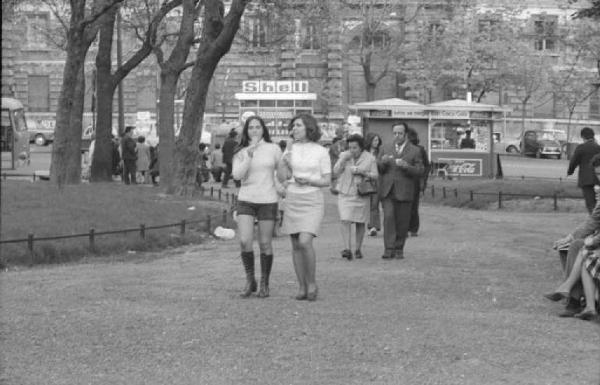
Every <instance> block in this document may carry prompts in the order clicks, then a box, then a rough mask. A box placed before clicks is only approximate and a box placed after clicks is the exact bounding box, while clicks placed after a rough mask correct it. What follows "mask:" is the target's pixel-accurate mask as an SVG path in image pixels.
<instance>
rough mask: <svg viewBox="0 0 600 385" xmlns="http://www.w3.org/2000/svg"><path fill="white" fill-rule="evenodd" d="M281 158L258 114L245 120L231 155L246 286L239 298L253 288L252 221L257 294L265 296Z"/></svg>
mask: <svg viewBox="0 0 600 385" xmlns="http://www.w3.org/2000/svg"><path fill="white" fill-rule="evenodd" d="M280 160H281V149H280V148H279V146H278V145H276V144H275V143H272V142H271V138H270V136H269V131H268V130H267V127H266V126H265V123H264V121H263V120H262V119H261V118H260V117H258V116H252V117H250V118H248V120H246V123H245V124H244V129H243V130H242V140H241V143H240V146H239V148H238V149H237V151H236V153H235V155H234V156H233V170H232V175H233V179H235V180H240V181H241V187H240V191H239V193H238V199H237V206H236V212H237V223H238V233H239V238H240V247H241V249H242V252H241V257H242V263H243V265H244V269H245V271H246V287H245V289H244V291H243V292H242V294H241V295H242V297H244V298H248V297H249V296H250V295H251V294H252V293H253V292H255V291H256V290H257V284H256V279H255V278H254V249H253V243H254V223H255V221H257V222H258V245H259V247H260V271H261V278H260V287H259V288H258V296H259V297H261V298H265V297H268V296H269V276H270V274H271V267H272V266H273V246H272V238H273V228H274V227H275V219H276V218H277V201H278V199H279V195H278V192H277V186H276V183H275V182H276V181H275V171H276V170H277V165H278V164H279V161H280Z"/></svg>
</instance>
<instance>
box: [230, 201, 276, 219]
mask: <svg viewBox="0 0 600 385" xmlns="http://www.w3.org/2000/svg"><path fill="white" fill-rule="evenodd" d="M236 211H237V215H251V216H253V217H256V219H258V220H259V221H274V220H275V219H276V218H277V203H252V202H246V201H237V208H236Z"/></svg>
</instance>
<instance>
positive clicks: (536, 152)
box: [520, 130, 562, 159]
mask: <svg viewBox="0 0 600 385" xmlns="http://www.w3.org/2000/svg"><path fill="white" fill-rule="evenodd" d="M520 148H521V153H522V154H523V155H527V156H535V157H536V158H543V157H546V158H550V157H553V158H556V159H560V158H561V154H562V146H561V144H560V142H559V141H558V140H556V139H555V138H554V137H553V136H551V135H549V134H545V133H544V131H538V130H526V131H524V132H523V136H522V138H521V143H520Z"/></svg>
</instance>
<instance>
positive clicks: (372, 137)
mask: <svg viewBox="0 0 600 385" xmlns="http://www.w3.org/2000/svg"><path fill="white" fill-rule="evenodd" d="M375 138H377V139H379V143H377V147H376V148H375V154H378V153H379V147H381V145H382V144H383V142H382V141H381V136H379V135H377V134H375V133H373V132H370V133H368V134H367V140H365V149H366V150H367V151H369V152H371V145H372V144H373V141H374V140H375Z"/></svg>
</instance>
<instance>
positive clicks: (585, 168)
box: [567, 127, 600, 214]
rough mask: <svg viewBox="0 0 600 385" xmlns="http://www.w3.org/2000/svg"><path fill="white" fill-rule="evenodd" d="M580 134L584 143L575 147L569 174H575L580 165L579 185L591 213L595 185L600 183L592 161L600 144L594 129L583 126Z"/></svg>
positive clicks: (593, 204) (599, 149)
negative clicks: (595, 137)
mask: <svg viewBox="0 0 600 385" xmlns="http://www.w3.org/2000/svg"><path fill="white" fill-rule="evenodd" d="M580 135H581V138H582V139H583V143H582V144H580V145H578V146H577V147H576V148H575V152H574V153H573V157H572V158H571V161H570V162H569V169H568V170H567V175H573V172H575V168H577V167H579V173H578V175H577V186H579V188H581V191H582V192H583V199H584V200H585V207H586V208H587V210H588V212H589V213H590V214H591V213H592V210H593V209H594V206H596V194H595V193H594V185H595V184H597V183H598V180H597V179H596V174H594V168H593V167H592V165H591V163H590V161H591V160H592V158H593V157H594V155H596V154H598V153H600V145H599V144H598V143H596V140H595V139H594V130H592V129H591V128H589V127H583V128H582V129H581V133H580Z"/></svg>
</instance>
